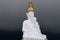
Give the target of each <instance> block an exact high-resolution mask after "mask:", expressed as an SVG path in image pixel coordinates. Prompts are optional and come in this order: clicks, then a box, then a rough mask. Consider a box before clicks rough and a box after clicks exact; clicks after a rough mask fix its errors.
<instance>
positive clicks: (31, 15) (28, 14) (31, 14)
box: [27, 12, 36, 20]
mask: <svg viewBox="0 0 60 40" xmlns="http://www.w3.org/2000/svg"><path fill="white" fill-rule="evenodd" d="M27 17H28V19H32V20H36V18H35V17H34V12H29V13H27Z"/></svg>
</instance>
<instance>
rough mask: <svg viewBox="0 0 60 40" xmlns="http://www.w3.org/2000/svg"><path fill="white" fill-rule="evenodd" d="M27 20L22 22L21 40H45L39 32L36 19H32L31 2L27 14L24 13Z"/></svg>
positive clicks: (44, 36)
mask: <svg viewBox="0 0 60 40" xmlns="http://www.w3.org/2000/svg"><path fill="white" fill-rule="evenodd" d="M26 15H27V20H25V21H24V22H23V27H22V31H23V40H47V38H46V35H43V34H42V33H41V30H40V26H39V24H38V22H37V18H36V17H34V9H33V5H32V0H30V4H29V8H28V12H27V13H26Z"/></svg>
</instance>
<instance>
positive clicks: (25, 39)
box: [22, 34, 47, 40]
mask: <svg viewBox="0 0 60 40" xmlns="http://www.w3.org/2000/svg"><path fill="white" fill-rule="evenodd" d="M22 40H47V37H46V35H44V34H42V35H41V36H40V37H35V36H34V37H29V36H27V35H26V36H23V39H22Z"/></svg>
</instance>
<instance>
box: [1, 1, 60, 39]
mask: <svg viewBox="0 0 60 40" xmlns="http://www.w3.org/2000/svg"><path fill="white" fill-rule="evenodd" d="M28 3H29V0H0V40H5V39H6V40H19V39H21V37H22V30H21V29H22V23H23V21H24V20H26V19H27V17H26V15H25V14H26V10H27V8H28ZM33 6H34V9H35V17H37V21H38V22H39V24H40V26H41V31H42V33H43V34H45V35H47V38H48V40H60V0H33Z"/></svg>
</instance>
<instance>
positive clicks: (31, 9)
mask: <svg viewBox="0 0 60 40" xmlns="http://www.w3.org/2000/svg"><path fill="white" fill-rule="evenodd" d="M30 11H34V8H33V4H32V0H30V2H29V6H28V10H27V12H30Z"/></svg>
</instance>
